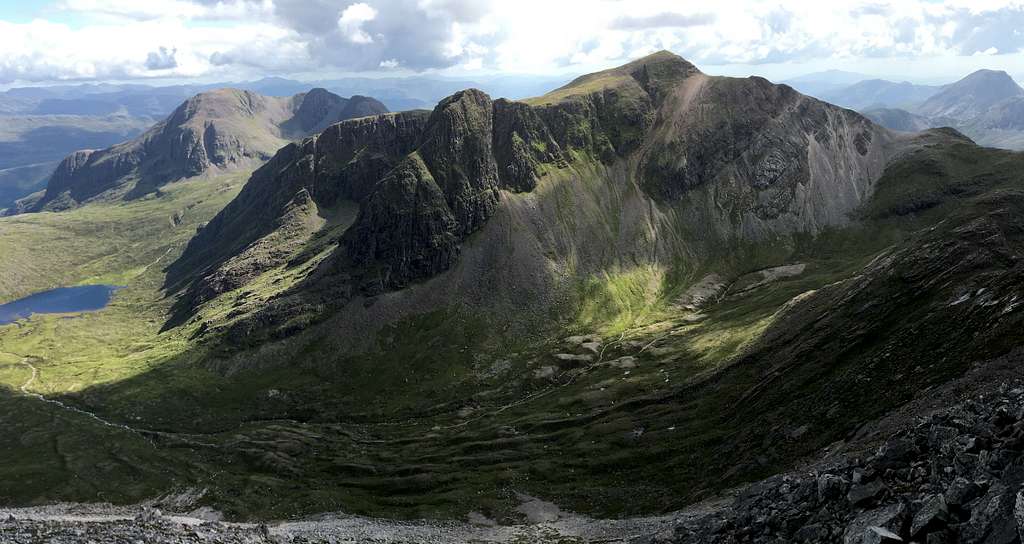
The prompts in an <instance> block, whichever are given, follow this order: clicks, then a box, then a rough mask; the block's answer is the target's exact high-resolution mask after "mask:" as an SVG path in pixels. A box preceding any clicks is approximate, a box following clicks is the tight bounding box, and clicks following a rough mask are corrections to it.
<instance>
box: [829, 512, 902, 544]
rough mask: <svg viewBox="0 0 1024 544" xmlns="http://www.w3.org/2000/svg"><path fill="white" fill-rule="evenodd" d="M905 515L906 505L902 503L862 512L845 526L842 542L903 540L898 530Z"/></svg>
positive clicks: (869, 543)
mask: <svg viewBox="0 0 1024 544" xmlns="http://www.w3.org/2000/svg"><path fill="white" fill-rule="evenodd" d="M906 517H907V507H906V506H904V505H903V503H895V504H890V505H889V506H885V507H883V508H878V509H876V510H870V511H867V512H864V513H862V514H860V515H859V516H857V517H856V518H854V520H853V521H852V522H850V524H849V525H847V526H846V531H844V532H843V544H883V543H889V542H903V539H902V538H901V537H900V536H899V532H900V530H901V529H902V528H903V524H904V522H905V520H906Z"/></svg>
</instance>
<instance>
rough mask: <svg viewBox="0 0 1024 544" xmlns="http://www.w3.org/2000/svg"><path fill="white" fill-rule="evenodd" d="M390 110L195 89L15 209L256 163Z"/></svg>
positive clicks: (325, 97)
mask: <svg viewBox="0 0 1024 544" xmlns="http://www.w3.org/2000/svg"><path fill="white" fill-rule="evenodd" d="M385 111H387V108H385V107H384V106H383V105H382V104H381V103H380V102H377V101H376V100H374V99H372V98H367V97H361V96H356V97H352V98H342V97H340V96H337V95H335V94H333V93H330V92H328V91H325V90H323V89H313V90H312V91H310V92H308V93H301V94H297V95H295V96H292V97H287V98H276V97H269V96H263V95H260V94H257V93H253V92H250V91H240V90H236V89H220V90H216V91H210V92H205V93H201V94H199V95H196V96H194V97H192V98H190V99H188V100H186V101H185V102H184V103H183V104H181V105H180V106H179V107H178V108H177V109H175V110H174V112H173V113H172V114H171V115H170V116H169V117H168V118H167V119H165V120H163V121H161V122H159V123H157V124H156V125H154V126H153V127H152V128H151V129H149V130H148V131H147V132H145V133H144V134H142V135H141V136H139V137H137V138H135V139H132V140H129V141H127V142H124V143H121V144H118V145H115V146H113V147H110V148H107V149H103V150H96V151H94V150H83V151H76V152H75V153H72V154H71V155H69V156H68V157H67V158H65V159H64V160H63V161H62V162H61V163H60V165H59V166H58V167H57V169H56V170H55V171H54V172H53V175H52V176H51V177H50V181H49V183H48V185H47V187H46V191H45V193H44V194H41V195H37V196H36V197H34V198H31V199H29V200H26V201H23V202H22V203H21V204H20V207H19V208H18V210H16V211H43V210H48V211H55V210H61V209H66V208H69V207H74V206H77V205H79V204H81V203H83V202H86V201H88V200H90V199H94V198H98V197H101V196H103V195H106V196H107V197H112V196H128V197H129V198H133V197H139V196H142V195H145V194H147V193H151V192H153V191H155V190H156V189H157V188H158V187H159V186H160V185H162V184H164V183H167V182H169V181H174V180H177V179H181V178H187V177H193V176H197V175H199V174H202V173H204V172H207V171H209V170H211V169H217V170H224V169H232V168H239V167H253V166H256V165H259V164H260V163H262V162H263V161H266V160H267V159H269V158H270V157H271V156H273V154H274V153H276V152H277V150H278V149H280V148H281V147H283V146H284V145H286V144H287V143H288V142H289V141H290V140H294V139H300V138H303V137H305V136H308V135H310V134H313V133H317V132H319V131H321V130H323V129H324V128H326V127H327V126H328V125H330V124H332V123H335V122H337V121H341V120H344V119H351V118H353V117H361V116H365V115H372V114H377V113H381V112H385Z"/></svg>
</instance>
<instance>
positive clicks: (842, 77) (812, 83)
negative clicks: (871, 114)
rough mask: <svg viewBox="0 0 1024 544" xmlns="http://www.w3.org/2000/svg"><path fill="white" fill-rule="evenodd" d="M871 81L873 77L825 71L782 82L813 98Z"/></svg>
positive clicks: (841, 71)
mask: <svg viewBox="0 0 1024 544" xmlns="http://www.w3.org/2000/svg"><path fill="white" fill-rule="evenodd" d="M868 79H871V76H869V75H865V74H859V73H856V72H847V71H844V70H825V71H823V72H813V73H810V74H804V75H802V76H797V77H794V78H790V79H787V80H784V81H782V83H783V84H785V85H789V86H790V87H793V88H794V89H796V90H798V91H800V92H802V93H804V94H808V95H811V96H820V95H822V94H824V93H826V92H831V91H835V90H837V89H842V88H844V87H849V86H850V85H853V84H855V83H859V82H861V81H864V80H868Z"/></svg>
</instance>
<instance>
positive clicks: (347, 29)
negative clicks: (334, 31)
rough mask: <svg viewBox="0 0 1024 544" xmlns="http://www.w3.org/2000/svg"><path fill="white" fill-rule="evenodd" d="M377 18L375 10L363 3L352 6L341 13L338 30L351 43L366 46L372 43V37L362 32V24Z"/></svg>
mask: <svg viewBox="0 0 1024 544" xmlns="http://www.w3.org/2000/svg"><path fill="white" fill-rule="evenodd" d="M376 18H377V10H375V9H373V8H372V7H370V5H369V4H367V3H365V2H359V3H358V4H352V5H351V6H349V7H347V8H345V9H344V10H343V11H342V12H341V17H339V18H338V28H339V29H341V33H342V35H344V36H345V37H346V38H348V40H349V41H350V42H352V43H359V44H367V43H373V37H372V36H370V35H369V34H367V33H366V31H365V30H363V23H368V22H370V21H372V20H374V19H376Z"/></svg>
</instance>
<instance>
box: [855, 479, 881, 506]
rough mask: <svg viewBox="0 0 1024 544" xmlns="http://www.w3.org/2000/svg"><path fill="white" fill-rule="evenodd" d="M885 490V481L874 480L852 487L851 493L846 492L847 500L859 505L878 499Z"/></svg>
mask: <svg viewBox="0 0 1024 544" xmlns="http://www.w3.org/2000/svg"><path fill="white" fill-rule="evenodd" d="M885 490H886V485H885V483H884V482H882V481H880V480H874V481H871V482H867V483H863V484H860V485H855V486H853V487H851V488H850V491H849V493H847V494H846V500H848V501H850V504H852V505H854V506H859V505H862V504H866V503H869V502H871V501H873V500H875V499H877V498H878V497H879V496H881V495H882V493H884V492H885Z"/></svg>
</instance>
